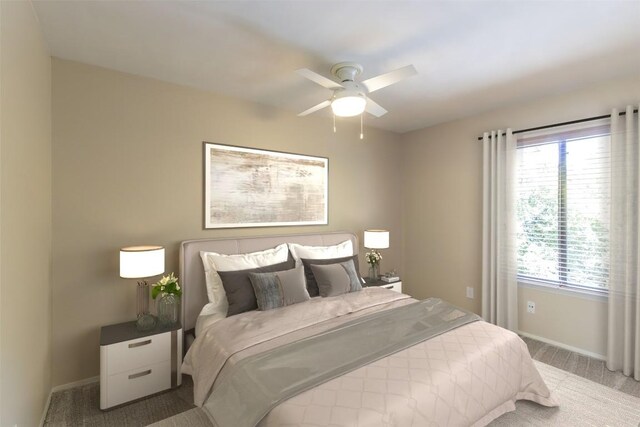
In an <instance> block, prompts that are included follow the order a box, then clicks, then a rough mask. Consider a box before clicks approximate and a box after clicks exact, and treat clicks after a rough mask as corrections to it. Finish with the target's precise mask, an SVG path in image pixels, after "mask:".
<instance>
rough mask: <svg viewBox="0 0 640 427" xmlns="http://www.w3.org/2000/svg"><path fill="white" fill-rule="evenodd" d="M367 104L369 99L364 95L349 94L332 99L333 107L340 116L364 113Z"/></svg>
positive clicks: (334, 111) (334, 112)
mask: <svg viewBox="0 0 640 427" xmlns="http://www.w3.org/2000/svg"><path fill="white" fill-rule="evenodd" d="M366 104H367V100H366V99H365V98H364V96H362V95H347V96H341V97H336V98H335V99H334V100H333V101H331V109H332V110H333V114H335V115H336V116H338V117H353V116H357V115H359V114H362V113H363V112H364V108H365V106H366Z"/></svg>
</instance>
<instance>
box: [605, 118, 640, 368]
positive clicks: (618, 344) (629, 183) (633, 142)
mask: <svg viewBox="0 0 640 427" xmlns="http://www.w3.org/2000/svg"><path fill="white" fill-rule="evenodd" d="M636 108H637V106H636ZM633 109H634V107H633V106H628V107H627V109H626V114H625V115H624V116H620V115H619V114H618V111H617V110H613V112H612V113H611V161H612V163H611V229H610V245H611V252H610V271H609V324H608V334H607V341H608V342H607V368H609V369H610V370H612V371H617V370H622V373H624V374H625V375H627V376H631V375H633V377H634V378H635V379H636V380H639V381H640V252H639V251H638V244H639V242H640V234H639V233H640V227H639V223H638V201H639V199H640V181H639V180H640V173H639V170H640V135H639V133H638V127H639V122H640V120H639V118H638V114H634V112H633Z"/></svg>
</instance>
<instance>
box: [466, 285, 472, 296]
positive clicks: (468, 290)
mask: <svg viewBox="0 0 640 427" xmlns="http://www.w3.org/2000/svg"><path fill="white" fill-rule="evenodd" d="M467 298H469V299H473V288H472V287H471V286H467Z"/></svg>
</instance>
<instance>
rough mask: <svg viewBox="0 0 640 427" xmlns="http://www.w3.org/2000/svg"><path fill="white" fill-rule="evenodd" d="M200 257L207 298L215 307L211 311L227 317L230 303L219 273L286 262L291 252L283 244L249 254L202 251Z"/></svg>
mask: <svg viewBox="0 0 640 427" xmlns="http://www.w3.org/2000/svg"><path fill="white" fill-rule="evenodd" d="M200 257H201V258H202V264H203V265H204V276H205V278H206V281H207V296H208V297H209V302H210V303H212V304H213V305H214V306H213V307H211V308H210V310H214V311H215V310H219V311H220V312H221V313H224V314H225V316H226V315H227V308H228V307H229V303H228V302H227V294H226V293H225V292H224V287H223V286H222V279H220V275H219V274H218V271H238V270H247V269H249V268H256V267H264V266H266V265H271V264H278V263H280V262H285V261H286V260H287V258H289V250H288V249H287V244H286V243H283V244H281V245H278V246H276V247H275V248H273V249H267V250H264V251H258V252H251V253H248V254H236V255H223V254H219V253H216V252H204V251H200Z"/></svg>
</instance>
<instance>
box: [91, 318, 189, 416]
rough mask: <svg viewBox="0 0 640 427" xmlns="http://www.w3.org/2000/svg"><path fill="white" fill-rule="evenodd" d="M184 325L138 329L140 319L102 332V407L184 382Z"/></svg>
mask: <svg viewBox="0 0 640 427" xmlns="http://www.w3.org/2000/svg"><path fill="white" fill-rule="evenodd" d="M181 365H182V326H180V324H179V323H178V324H176V325H173V326H167V327H162V326H157V327H156V328H154V329H152V330H150V331H144V332H141V331H138V330H137V329H136V322H135V321H133V322H125V323H119V324H117V325H110V326H104V327H102V329H101V331H100V409H109V408H112V407H114V406H117V405H121V404H123V403H126V402H130V401H132V400H135V399H139V398H142V397H145V396H149V395H151V394H154V393H157V392H160V391H163V390H167V389H169V388H173V387H178V386H179V385H180V384H181V383H182V373H181V371H180V368H181Z"/></svg>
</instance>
